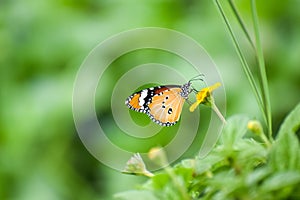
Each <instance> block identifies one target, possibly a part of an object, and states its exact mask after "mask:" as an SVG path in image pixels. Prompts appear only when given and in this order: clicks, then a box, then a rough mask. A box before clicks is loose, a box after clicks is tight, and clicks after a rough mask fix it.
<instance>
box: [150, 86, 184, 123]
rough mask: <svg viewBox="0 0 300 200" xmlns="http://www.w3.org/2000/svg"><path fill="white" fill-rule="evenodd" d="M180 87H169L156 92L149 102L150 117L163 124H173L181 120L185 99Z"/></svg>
mask: <svg viewBox="0 0 300 200" xmlns="http://www.w3.org/2000/svg"><path fill="white" fill-rule="evenodd" d="M180 92H181V89H180V87H173V88H171V87H168V89H166V90H164V91H162V92H160V93H158V94H156V95H154V96H153V98H152V102H151V103H149V105H148V107H149V111H148V115H149V117H150V118H151V119H152V120H153V121H154V122H156V123H158V124H159V125H162V126H172V125H174V124H176V123H177V121H178V120H179V117H180V114H181V110H182V106H183V103H184V101H185V99H184V98H183V97H182V96H181V95H180Z"/></svg>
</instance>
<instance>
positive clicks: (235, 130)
mask: <svg viewBox="0 0 300 200" xmlns="http://www.w3.org/2000/svg"><path fill="white" fill-rule="evenodd" d="M248 121H249V118H248V117H246V116H244V115H235V116H233V117H230V118H229V119H228V121H227V124H226V125H225V127H224V129H223V133H222V135H221V142H222V143H223V144H224V145H225V146H227V147H231V146H233V145H234V144H235V143H236V142H237V141H238V140H240V139H242V137H243V136H244V135H245V133H246V131H247V123H248Z"/></svg>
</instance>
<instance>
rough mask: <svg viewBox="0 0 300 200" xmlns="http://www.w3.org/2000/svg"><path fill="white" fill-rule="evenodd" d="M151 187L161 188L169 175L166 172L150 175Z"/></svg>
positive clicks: (168, 180) (167, 180) (168, 179)
mask: <svg viewBox="0 0 300 200" xmlns="http://www.w3.org/2000/svg"><path fill="white" fill-rule="evenodd" d="M151 180H152V187H153V188H154V189H157V190H162V189H163V188H164V187H165V186H166V185H167V184H168V183H169V182H170V177H169V175H168V174H164V173H162V174H156V175H155V176H153V177H152V179H151Z"/></svg>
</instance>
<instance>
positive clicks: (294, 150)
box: [270, 104, 300, 170]
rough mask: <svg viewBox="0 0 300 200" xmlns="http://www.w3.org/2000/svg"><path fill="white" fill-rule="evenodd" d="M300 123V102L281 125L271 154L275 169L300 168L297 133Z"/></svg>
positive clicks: (272, 164)
mask: <svg viewBox="0 0 300 200" xmlns="http://www.w3.org/2000/svg"><path fill="white" fill-rule="evenodd" d="M299 125H300V104H299V105H298V106H297V107H296V108H295V109H294V110H293V111H292V112H291V113H290V114H289V115H288V116H287V118H286V119H285V121H284V123H283V124H282V126H281V127H280V130H279V134H278V137H277V139H276V141H275V143H274V144H273V147H272V149H271V154H270V166H271V167H273V168H274V169H275V170H300V145H299V140H298V138H297V136H296V134H295V132H296V130H297V129H298V128H299Z"/></svg>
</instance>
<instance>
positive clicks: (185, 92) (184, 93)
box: [180, 81, 192, 99]
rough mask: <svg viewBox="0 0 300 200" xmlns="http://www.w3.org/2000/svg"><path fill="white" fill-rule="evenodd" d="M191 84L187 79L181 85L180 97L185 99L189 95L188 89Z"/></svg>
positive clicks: (189, 90)
mask: <svg viewBox="0 0 300 200" xmlns="http://www.w3.org/2000/svg"><path fill="white" fill-rule="evenodd" d="M191 85H192V83H191V81H189V82H187V83H185V84H183V85H182V86H181V92H180V95H181V96H182V98H184V99H187V98H188V97H189V94H190V93H191V91H192V90H191V89H190V87H191Z"/></svg>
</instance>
